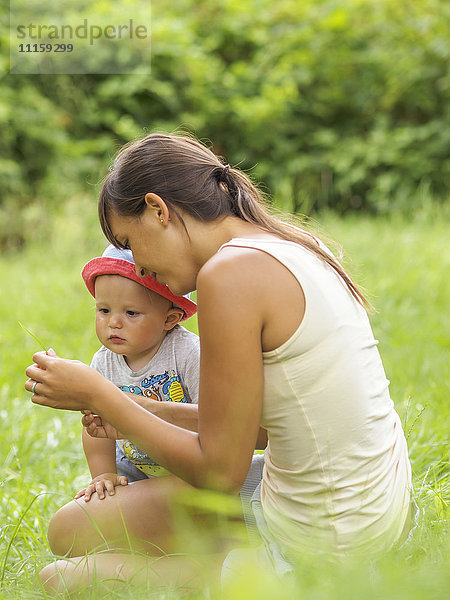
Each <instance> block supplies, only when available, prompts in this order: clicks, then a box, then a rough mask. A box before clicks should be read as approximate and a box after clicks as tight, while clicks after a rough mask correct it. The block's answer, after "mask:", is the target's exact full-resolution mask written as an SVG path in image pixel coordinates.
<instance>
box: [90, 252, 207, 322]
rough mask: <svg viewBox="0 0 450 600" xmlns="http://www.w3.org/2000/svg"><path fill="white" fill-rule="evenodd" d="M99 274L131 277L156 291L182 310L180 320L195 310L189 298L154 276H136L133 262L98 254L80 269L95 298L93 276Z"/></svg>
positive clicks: (193, 303)
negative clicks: (177, 292) (158, 280)
mask: <svg viewBox="0 0 450 600" xmlns="http://www.w3.org/2000/svg"><path fill="white" fill-rule="evenodd" d="M99 275H121V276H122V277H126V278H127V279H131V280H132V281H135V282H136V283H139V285H143V286H144V287H146V288H147V289H149V290H152V291H153V292H156V293H157V294H159V295H160V296H163V297H164V298H167V299H168V300H170V301H171V302H173V303H174V304H176V305H177V306H179V307H180V308H181V309H183V311H184V317H183V319H182V321H184V320H185V319H188V318H189V317H192V315H195V313H196V312H197V305H196V303H195V302H192V300H189V298H186V297H185V296H175V294H172V292H171V291H170V289H169V288H168V287H167V285H162V284H161V283H158V282H157V281H156V279H154V277H151V276H150V275H146V276H145V277H138V275H137V274H136V271H135V269H134V264H133V263H130V262H128V261H126V260H122V259H120V258H109V257H106V256H100V257H97V258H93V259H92V260H90V261H89V262H88V263H86V264H85V265H84V267H83V270H82V271H81V276H82V277H83V280H84V283H85V284H86V287H87V289H88V290H89V292H90V293H91V294H92V296H94V298H95V278H96V277H98V276H99Z"/></svg>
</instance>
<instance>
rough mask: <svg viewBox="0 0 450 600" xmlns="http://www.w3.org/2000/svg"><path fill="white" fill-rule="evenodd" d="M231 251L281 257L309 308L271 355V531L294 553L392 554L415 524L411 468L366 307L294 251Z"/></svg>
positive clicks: (275, 246) (316, 262)
mask: <svg viewBox="0 0 450 600" xmlns="http://www.w3.org/2000/svg"><path fill="white" fill-rule="evenodd" d="M225 246H238V247H246V248H255V249H259V250H262V251H263V252H266V253H267V254H270V255H271V256H273V257H274V258H276V259H277V260H278V261H279V262H280V263H282V264H283V265H285V266H286V268H287V269H289V271H291V273H292V274H293V275H294V276H295V277H296V279H297V280H298V281H299V283H300V285H301V287H302V289H303V293H304V296H305V301H306V308H305V315H304V318H303V321H302V323H301V324H300V326H299V328H298V329H297V331H296V332H295V333H294V334H293V335H292V336H291V338H290V339H289V340H287V341H286V342H285V343H284V344H282V345H281V346H280V347H279V348H277V349H276V350H273V351H271V352H264V353H263V361H264V399H263V409H262V418H261V425H262V427H264V428H266V429H267V432H268V439H269V442H268V445H267V448H266V451H265V466H264V472H263V481H262V486H261V501H262V505H263V509H264V514H265V517H266V520H267V523H268V526H269V528H270V530H271V531H272V533H273V534H274V535H275V537H276V538H277V539H278V540H279V541H280V542H281V543H282V544H283V545H285V546H286V548H287V549H292V550H294V551H296V550H301V549H309V550H314V551H317V549H318V544H323V545H324V550H330V549H332V550H333V551H341V552H343V553H352V552H361V551H370V552H377V551H384V550H386V549H388V548H389V547H391V546H392V544H393V543H395V542H396V541H397V540H398V538H399V537H400V534H401V532H402V529H403V526H404V523H405V519H406V515H407V512H408V508H409V500H410V487H411V467H410V463H409V459H408V451H407V446H406V440H405V436H404V433H403V430H402V426H401V422H400V419H399V417H398V415H397V413H396V411H395V409H394V405H393V402H392V400H391V398H390V396H389V389H388V385H389V381H388V380H387V379H386V376H385V372H384V368H383V365H382V362H381V359H380V355H379V353H378V349H377V343H378V342H377V340H375V339H374V337H373V333H372V330H371V327H370V323H369V320H368V317H367V314H366V312H365V310H364V308H363V307H362V306H361V305H360V304H359V303H358V302H357V301H356V300H355V299H354V298H353V296H352V295H351V294H350V292H349V290H348V288H347V286H346V285H345V283H344V282H343V281H342V279H341V278H340V277H339V275H337V274H336V273H335V271H334V270H333V269H332V268H331V267H330V266H328V265H327V264H325V263H324V262H323V261H322V260H320V259H319V258H317V257H316V256H314V255H313V254H312V253H311V252H309V251H308V250H306V249H304V248H303V247H302V246H300V245H298V244H296V243H294V242H288V241H283V240H257V239H240V238H235V239H233V240H231V241H230V242H229V243H228V244H225Z"/></svg>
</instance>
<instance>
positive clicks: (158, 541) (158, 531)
mask: <svg viewBox="0 0 450 600" xmlns="http://www.w3.org/2000/svg"><path fill="white" fill-rule="evenodd" d="M202 494H205V492H202V490H196V489H194V488H193V487H192V486H190V485H189V484H187V483H185V482H184V481H182V480H181V479H179V478H178V477H175V476H173V475H171V476H168V477H155V478H152V479H145V480H143V481H136V482H134V483H131V484H129V485H127V486H118V487H116V488H115V494H114V496H106V497H105V498H104V499H103V500H99V499H98V496H97V494H93V495H92V497H91V499H90V501H89V502H84V501H83V500H73V501H72V502H69V504H66V505H65V506H63V507H62V508H60V509H59V510H58V511H57V512H56V514H55V515H54V516H53V518H52V520H51V522H50V526H49V530H48V539H49V543H50V547H51V549H52V552H53V553H54V554H56V555H58V556H82V555H84V554H86V553H88V552H93V551H96V550H98V551H99V550H104V549H110V550H111V549H114V550H118V549H125V550H130V549H132V550H137V551H139V552H144V553H146V554H149V555H154V556H161V555H164V554H169V553H174V552H183V553H185V552H194V553H198V554H204V553H206V552H207V553H217V552H222V551H226V549H227V548H228V547H232V546H234V545H236V544H240V543H242V539H238V540H237V539H236V538H239V536H240V535H241V533H242V529H241V530H239V527H235V525H236V524H237V523H236V518H235V517H234V518H233V516H232V517H231V521H229V520H228V516H226V517H222V516H221V515H218V514H216V513H215V512H214V510H212V509H211V508H210V506H206V508H205V499H204V496H202ZM207 500H208V502H206V504H207V505H208V504H209V505H210V504H211V502H210V497H209V496H208V497H207ZM238 514H240V503H239V500H238V499H237V498H236V515H238ZM231 524H233V527H230V525H231Z"/></svg>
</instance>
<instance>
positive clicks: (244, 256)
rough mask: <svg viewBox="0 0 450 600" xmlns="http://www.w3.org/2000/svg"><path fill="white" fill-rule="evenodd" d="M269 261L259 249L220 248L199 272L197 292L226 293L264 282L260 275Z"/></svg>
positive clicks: (240, 247)
mask: <svg viewBox="0 0 450 600" xmlns="http://www.w3.org/2000/svg"><path fill="white" fill-rule="evenodd" d="M271 260H273V259H271V258H270V257H269V256H268V255H265V254H264V253H263V252H261V251H260V250H257V249H256V248H250V247H242V246H232V245H230V246H223V247H222V248H221V250H220V252H217V253H216V254H214V255H213V256H212V257H211V258H210V259H209V260H208V261H207V262H206V263H205V264H204V265H203V267H202V268H201V269H200V271H199V274H198V277H197V293H198V294H201V293H202V292H208V291H217V292H219V293H220V292H222V293H225V294H226V293H227V292H228V291H230V290H232V289H235V288H242V287H243V286H245V287H248V286H250V285H251V286H253V289H254V287H255V286H257V285H258V282H259V283H263V273H264V271H265V270H266V269H267V268H268V264H269V263H270V261H271Z"/></svg>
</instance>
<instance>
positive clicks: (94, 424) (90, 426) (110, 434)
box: [81, 410, 125, 440]
mask: <svg viewBox="0 0 450 600" xmlns="http://www.w3.org/2000/svg"><path fill="white" fill-rule="evenodd" d="M81 412H82V413H83V417H82V418H81V422H82V424H83V427H85V428H86V431H87V432H88V434H89V435H90V436H91V437H93V438H102V439H105V438H107V439H110V440H122V439H124V437H125V436H124V435H122V434H121V433H120V431H119V430H118V429H116V428H115V427H113V426H112V425H110V424H109V423H108V421H105V419H102V417H101V416H100V415H94V414H93V413H92V412H91V411H90V410H83V411H81Z"/></svg>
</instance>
